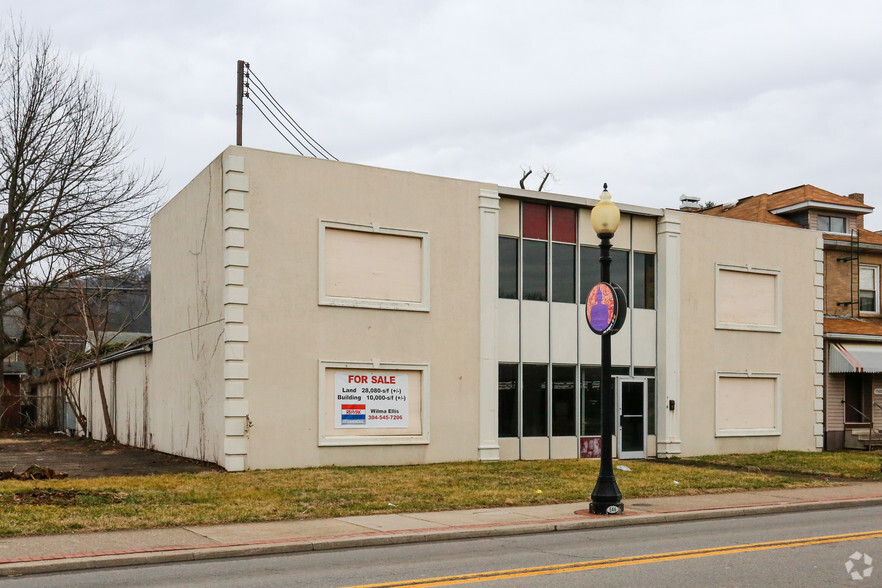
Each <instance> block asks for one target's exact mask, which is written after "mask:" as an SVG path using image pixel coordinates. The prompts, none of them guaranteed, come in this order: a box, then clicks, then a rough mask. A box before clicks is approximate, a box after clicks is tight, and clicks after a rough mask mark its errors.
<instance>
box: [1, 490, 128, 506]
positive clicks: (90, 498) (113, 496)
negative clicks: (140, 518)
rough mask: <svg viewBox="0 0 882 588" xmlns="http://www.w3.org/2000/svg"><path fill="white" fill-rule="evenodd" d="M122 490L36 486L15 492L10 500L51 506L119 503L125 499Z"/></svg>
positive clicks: (18, 502)
mask: <svg viewBox="0 0 882 588" xmlns="http://www.w3.org/2000/svg"><path fill="white" fill-rule="evenodd" d="M125 497H126V495H125V493H122V492H90V491H87V490H56V489H54V488H38V489H35V490H31V491H29V492H16V493H15V494H13V495H12V500H13V502H15V503H16V504H29V505H45V504H51V505H53V506H75V505H99V504H111V503H120V502H123V501H124V500H125Z"/></svg>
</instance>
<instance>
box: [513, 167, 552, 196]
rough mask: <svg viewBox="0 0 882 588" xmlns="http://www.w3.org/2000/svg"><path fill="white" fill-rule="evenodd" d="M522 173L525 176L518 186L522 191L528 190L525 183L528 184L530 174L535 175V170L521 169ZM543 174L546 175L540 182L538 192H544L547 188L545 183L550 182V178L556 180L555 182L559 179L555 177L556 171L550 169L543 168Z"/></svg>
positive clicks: (529, 168)
mask: <svg viewBox="0 0 882 588" xmlns="http://www.w3.org/2000/svg"><path fill="white" fill-rule="evenodd" d="M521 172H523V175H522V176H521V179H520V181H519V182H518V184H519V185H520V186H521V190H526V189H527V187H526V186H525V185H524V182H526V181H527V178H528V177H530V174H532V173H533V168H531V167H527V168H526V169H524V168H521ZM542 173H543V174H545V175H543V176H542V181H541V182H539V188H537V189H536V191H537V192H541V191H542V189H543V188H544V187H545V182H547V181H548V178H551V179H552V180H555V181H556V180H557V178H556V177H555V175H554V170H553V169H551V168H549V167H543V168H542Z"/></svg>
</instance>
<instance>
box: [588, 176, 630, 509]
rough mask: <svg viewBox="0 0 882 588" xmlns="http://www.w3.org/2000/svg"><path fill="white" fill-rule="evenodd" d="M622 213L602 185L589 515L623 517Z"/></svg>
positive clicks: (593, 296)
mask: <svg viewBox="0 0 882 588" xmlns="http://www.w3.org/2000/svg"><path fill="white" fill-rule="evenodd" d="M619 217H620V215H619V209H618V207H616V205H615V204H613V203H612V200H611V196H610V194H609V192H607V190H606V184H604V185H603V192H602V193H601V194H600V202H598V203H597V205H596V206H595V207H594V208H593V209H592V210H591V225H592V226H593V227H594V232H595V233H597V236H598V237H600V283H598V284H597V285H596V286H594V288H592V289H591V292H590V293H589V294H588V299H587V300H586V301H585V314H586V318H587V319H588V327H589V328H590V329H591V330H592V331H593V332H595V333H597V334H598V335H600V416H601V422H600V473H599V474H598V476H597V484H596V485H595V486H594V491H593V492H592V493H591V505H590V506H589V511H590V512H591V513H592V514H604V515H605V514H621V513H622V512H623V511H624V506H623V505H622V492H621V491H620V490H619V485H618V484H617V483H616V475H615V472H614V471H613V466H612V429H613V423H614V422H615V399H614V398H613V389H612V376H611V375H610V371H611V369H610V366H611V364H612V353H611V347H610V343H611V341H610V337H612V335H614V334H615V333H617V332H618V331H619V329H621V328H622V324H623V323H624V322H625V314H626V313H627V308H628V304H627V300H626V298H625V292H624V291H623V290H622V288H621V287H619V286H618V285H616V284H613V283H611V282H610V277H609V266H610V263H611V262H612V258H611V257H610V254H609V249H610V239H612V237H613V235H615V233H616V229H618V228H619Z"/></svg>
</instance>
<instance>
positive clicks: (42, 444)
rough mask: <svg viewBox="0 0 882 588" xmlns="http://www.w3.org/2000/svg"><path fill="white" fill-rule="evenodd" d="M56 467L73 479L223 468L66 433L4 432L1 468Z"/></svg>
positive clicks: (3, 469)
mask: <svg viewBox="0 0 882 588" xmlns="http://www.w3.org/2000/svg"><path fill="white" fill-rule="evenodd" d="M34 465H36V466H40V467H43V468H52V469H53V470H55V471H56V472H63V473H66V474H67V475H68V476H69V477H71V478H103V477H108V476H147V475H151V474H171V473H184V472H205V471H218V470H220V469H221V468H220V467H218V466H216V465H214V464H207V463H205V462H200V461H197V460H193V459H187V458H185V457H178V456H176V455H169V454H167V453H161V452H159V451H151V450H148V449H138V448H137V447H128V446H126V445H119V444H117V443H104V442H101V441H94V440H92V439H83V438H77V437H68V436H67V435H62V434H44V433H0V471H10V470H12V469H13V468H14V469H15V470H16V471H19V472H21V471H24V470H26V469H28V468H29V467H31V466H34Z"/></svg>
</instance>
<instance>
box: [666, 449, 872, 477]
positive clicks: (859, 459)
mask: <svg viewBox="0 0 882 588" xmlns="http://www.w3.org/2000/svg"><path fill="white" fill-rule="evenodd" d="M678 461H679V462H680V463H689V462H699V463H703V464H710V465H722V466H735V467H742V468H744V467H751V469H752V468H754V467H755V468H759V469H760V470H761V471H770V472H792V473H798V474H810V475H817V476H822V477H823V476H830V477H838V478H854V479H860V480H882V455H880V454H879V453H878V452H868V451H835V452H824V453H810V452H802V451H773V452H771V453H757V454H730V455H705V456H702V457H690V458H687V459H682V460H678ZM752 471H755V470H752Z"/></svg>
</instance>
